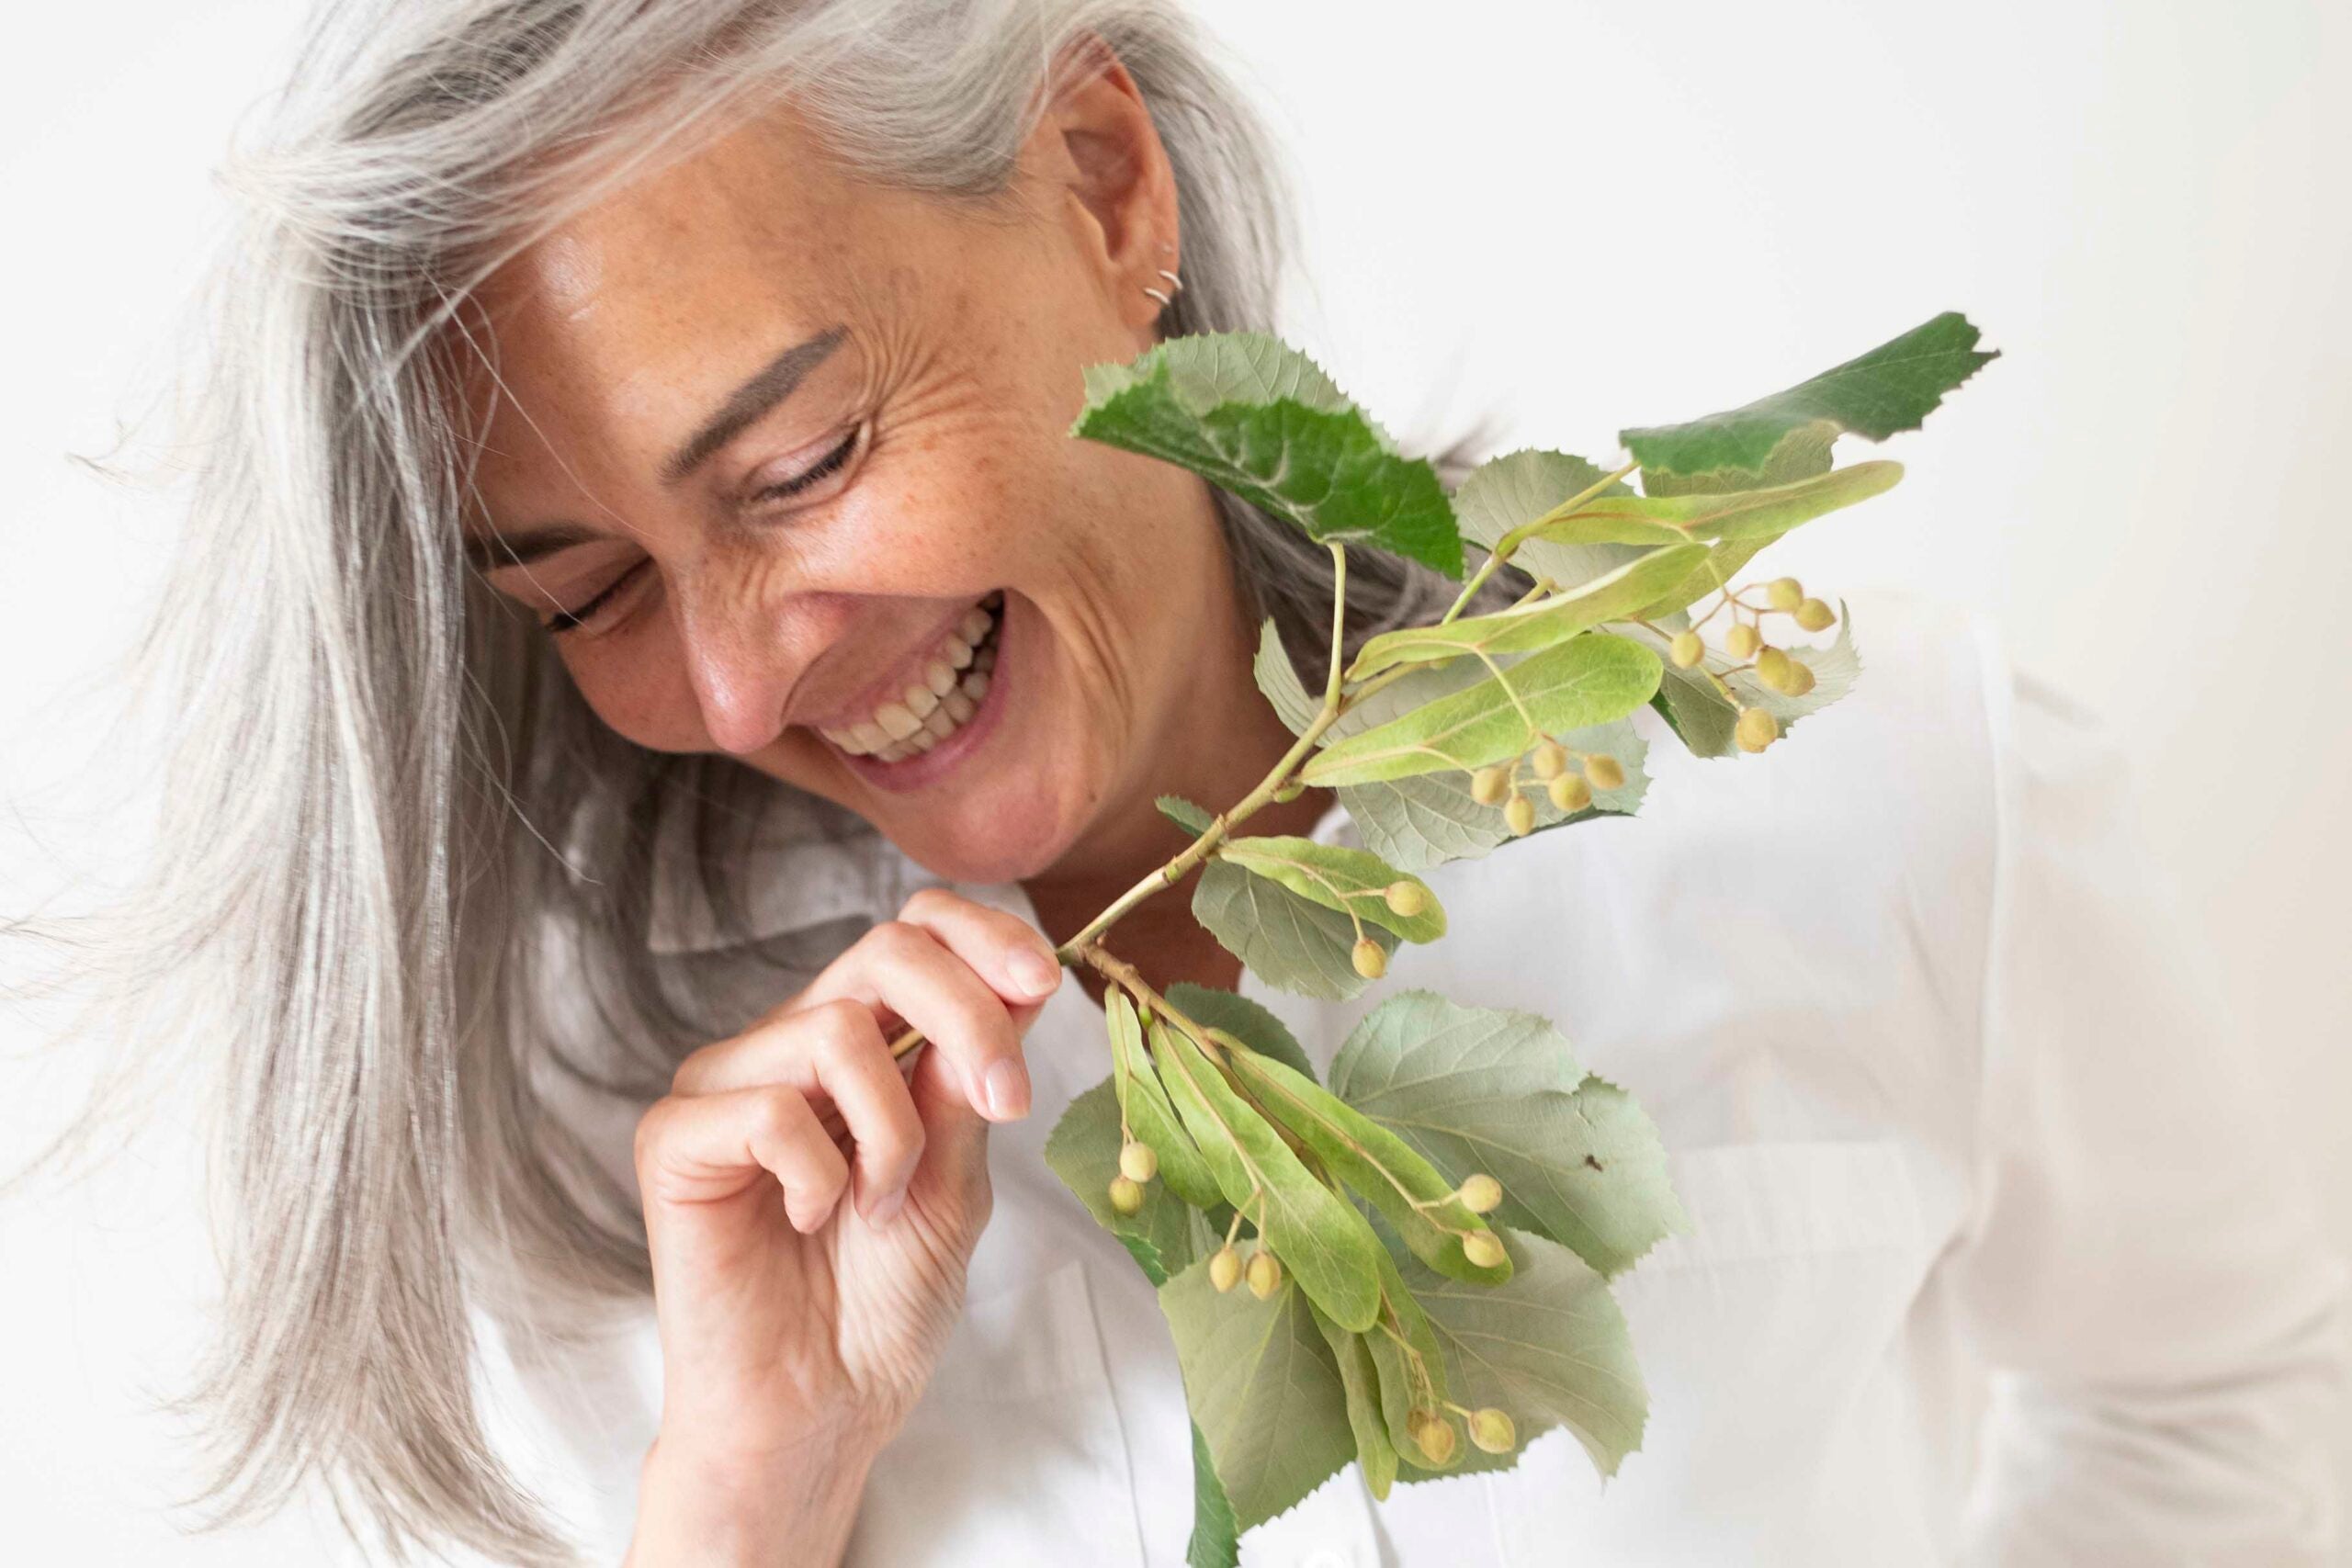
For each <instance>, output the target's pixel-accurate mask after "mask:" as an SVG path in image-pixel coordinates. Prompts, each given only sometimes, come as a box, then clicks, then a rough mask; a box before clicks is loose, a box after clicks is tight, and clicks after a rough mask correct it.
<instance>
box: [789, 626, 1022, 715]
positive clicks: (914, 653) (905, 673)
mask: <svg viewBox="0 0 2352 1568" xmlns="http://www.w3.org/2000/svg"><path fill="white" fill-rule="evenodd" d="M986 597H987V595H986V594H979V595H977V596H975V597H974V598H973V599H972V601H971V603H970V604H960V605H958V606H956V608H955V609H953V610H950V611H948V612H947V614H946V615H944V616H942V617H941V618H940V620H939V622H938V623H937V624H936V625H935V626H933V627H932V628H931V631H930V633H929V635H927V636H925V637H923V638H922V641H920V642H918V643H916V644H915V645H914V646H913V647H912V648H911V649H909V650H908V651H907V652H906V653H905V654H903V655H901V656H900V657H899V658H898V659H897V660H893V661H892V662H891V663H890V665H889V666H888V668H889V671H890V673H889V674H888V675H885V676H883V677H881V678H879V679H878V680H875V681H871V682H867V683H866V685H865V687H864V688H863V689H862V690H860V691H859V693H858V694H857V695H855V696H854V697H852V698H850V699H849V700H848V701H846V702H843V703H841V704H839V705H836V706H834V707H832V708H831V709H828V710H827V711H825V712H823V713H817V714H807V715H803V716H799V717H797V718H795V719H794V720H793V721H792V722H794V723H795V724H797V725H801V726H803V727H804V728H809V729H847V728H851V727H852V726H854V725H856V724H859V723H862V722H864V721H865V720H866V719H870V718H872V717H873V716H874V710H875V709H876V708H878V707H880V706H881V705H883V704H884V703H895V702H898V701H900V700H901V699H903V698H904V697H905V696H906V694H907V688H908V687H909V686H910V685H914V684H916V683H917V682H920V681H922V670H923V666H924V665H925V664H926V663H928V662H929V661H930V659H931V652H932V649H935V648H937V647H938V646H939V645H940V643H941V642H942V641H944V639H945V638H946V636H947V634H948V633H949V632H952V631H954V630H955V629H956V625H957V623H959V622H961V621H962V620H963V618H964V617H965V616H966V615H968V614H970V613H971V612H972V611H973V610H974V609H976V608H978V605H979V603H980V600H981V599H984V598H986ZM1003 613H1004V612H1003V611H1002V610H1001V609H1000V610H999V611H998V612H997V614H999V615H1002V614H1003Z"/></svg>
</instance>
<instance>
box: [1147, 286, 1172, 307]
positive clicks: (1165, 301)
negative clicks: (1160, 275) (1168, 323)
mask: <svg viewBox="0 0 2352 1568" xmlns="http://www.w3.org/2000/svg"><path fill="white" fill-rule="evenodd" d="M1144 292H1145V293H1146V294H1148V295H1150V296H1151V297H1152V298H1153V299H1157V300H1159V308H1160V309H1161V310H1166V309H1167V308H1168V307H1169V306H1170V304H1172V303H1173V301H1172V300H1170V299H1169V298H1168V296H1167V295H1165V294H1162V293H1161V292H1160V291H1159V289H1157V288H1152V287H1150V286H1149V285H1148V284H1147V285H1145V287H1144Z"/></svg>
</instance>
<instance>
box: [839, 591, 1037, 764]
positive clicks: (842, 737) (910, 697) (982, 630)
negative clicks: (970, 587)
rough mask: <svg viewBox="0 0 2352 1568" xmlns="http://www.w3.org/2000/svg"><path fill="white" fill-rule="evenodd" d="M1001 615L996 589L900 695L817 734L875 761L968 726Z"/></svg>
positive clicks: (909, 752) (982, 694)
mask: <svg viewBox="0 0 2352 1568" xmlns="http://www.w3.org/2000/svg"><path fill="white" fill-rule="evenodd" d="M1003 617H1004V593H1003V592H1002V590H999V591H998V592H994V593H991V594H989V596H988V597H987V598H985V599H983V600H981V601H980V602H979V603H978V604H975V605H974V606H972V608H970V609H968V610H967V611H965V612H964V617H963V619H962V620H960V621H958V622H957V623H956V625H955V626H951V627H949V628H948V631H947V634H946V636H944V637H941V638H940V639H939V643H938V645H937V646H936V647H934V648H933V649H932V650H931V651H930V652H929V653H928V654H927V655H926V656H925V657H924V660H923V662H922V671H921V673H920V674H919V676H918V677H917V678H916V679H915V680H913V681H911V682H909V683H908V685H907V686H906V688H905V689H904V690H903V691H901V692H899V694H897V695H896V696H892V697H888V698H886V699H884V700H883V701H881V702H879V703H877V704H876V705H875V708H874V711H873V712H872V713H870V714H868V715H867V716H865V718H862V719H860V720H858V721H857V722H856V723H855V724H852V725H847V726H843V727H839V728H825V729H820V730H819V731H818V733H819V734H820V735H822V736H823V737H824V738H825V739H827V740H829V741H831V742H832V744H833V745H835V746H837V747H839V748H840V749H841V750H843V751H846V752H848V753H849V754H850V755H851V756H853V757H871V758H872V759H873V760H874V761H877V762H899V761H905V760H906V759H908V758H910V757H915V756H920V755H921V754H922V753H923V752H925V751H928V750H931V749H932V748H933V747H934V746H936V745H938V744H939V743H940V742H941V741H943V740H945V739H948V738H949V737H950V736H952V735H954V734H955V733H956V731H957V730H959V729H961V728H963V727H964V726H965V725H967V724H968V723H970V722H971V720H972V717H973V716H974V715H976V714H977V713H978V712H979V710H980V705H981V704H982V703H984V702H986V701H987V700H988V694H989V680H990V673H989V672H990V671H993V670H994V669H995V668H996V644H997V628H998V626H1000V625H1001V624H1002V621H1003Z"/></svg>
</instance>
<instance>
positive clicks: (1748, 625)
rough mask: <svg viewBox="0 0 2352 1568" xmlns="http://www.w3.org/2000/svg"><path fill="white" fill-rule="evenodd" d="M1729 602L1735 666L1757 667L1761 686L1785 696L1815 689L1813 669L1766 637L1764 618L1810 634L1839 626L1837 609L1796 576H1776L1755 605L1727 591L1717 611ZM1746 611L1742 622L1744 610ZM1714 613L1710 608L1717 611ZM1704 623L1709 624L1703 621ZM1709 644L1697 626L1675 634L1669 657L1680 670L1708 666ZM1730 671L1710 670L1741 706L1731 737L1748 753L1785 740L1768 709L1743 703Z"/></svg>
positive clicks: (1728, 643) (1727, 647)
mask: <svg viewBox="0 0 2352 1568" xmlns="http://www.w3.org/2000/svg"><path fill="white" fill-rule="evenodd" d="M1725 606H1729V607H1730V609H1731V613H1732V622H1731V630H1729V631H1728V632H1725V633H1724V652H1725V653H1727V654H1729V655H1730V656H1731V657H1732V658H1734V659H1736V660H1741V661H1742V662H1741V663H1739V664H1737V665H1735V666H1733V670H1735V671H1736V670H1752V671H1755V675H1756V679H1757V682H1758V684H1760V685H1762V686H1764V687H1765V688H1766V689H1767V690H1770V691H1774V692H1778V693H1780V694H1781V695H1782V696H1784V697H1801V696H1804V694H1806V693H1807V692H1810V691H1812V690H1813V670H1812V668H1811V667H1810V666H1809V665H1807V664H1805V663H1804V661H1803V660H1799V659H1797V658H1795V657H1794V656H1792V654H1790V653H1789V652H1788V650H1787V649H1781V648H1776V647H1774V646H1773V645H1772V644H1771V643H1770V642H1768V641H1766V640H1765V637H1764V617H1765V616H1766V615H1787V616H1788V617H1789V618H1790V619H1792V620H1793V621H1795V622H1796V624H1797V626H1799V627H1801V628H1802V629H1804V630H1805V631H1808V632H1822V631H1827V630H1828V629H1829V628H1830V627H1831V626H1836V625H1837V624H1838V613H1837V612H1836V611H1834V610H1832V609H1831V608H1830V607H1829V606H1828V605H1827V604H1825V603H1824V602H1823V601H1821V600H1819V599H1815V598H1811V597H1808V596H1807V595H1806V593H1805V591H1804V583H1802V582H1799V581H1797V580H1796V579H1795V578H1793V577H1776V578H1774V579H1773V580H1772V581H1770V582H1768V583H1766V584H1765V585H1764V603H1763V604H1760V605H1758V604H1749V603H1747V600H1745V599H1743V598H1741V597H1740V596H1739V595H1738V594H1736V593H1735V592H1731V591H1730V590H1729V589H1725V590H1724V596H1723V600H1722V603H1721V604H1718V605H1717V606H1716V609H1722V608H1724V607H1725ZM1743 610H1745V611H1746V612H1747V619H1746V620H1744V621H1743V620H1741V619H1740V618H1739V617H1740V612H1741V611H1743ZM1713 613H1714V612H1713V611H1710V612H1708V614H1709V615H1713ZM1701 624H1702V625H1703V624H1704V623H1703V621H1702V623H1701ZM1706 656H1707V645H1706V643H1705V642H1704V641H1703V640H1702V638H1701V637H1700V636H1699V633H1698V630H1697V628H1696V627H1693V628H1692V629H1691V630H1688V631H1682V632H1678V633H1676V634H1675V637H1674V640H1673V641H1672V642H1671V643H1670V644H1669V645H1668V649H1667V658H1668V660H1670V661H1671V662H1672V663H1673V665H1674V667H1675V668H1676V669H1678V670H1690V669H1692V668H1703V666H1702V660H1704V659H1705V658H1706ZM1730 672H1731V671H1707V673H1708V674H1709V675H1710V676H1711V677H1712V678H1713V680H1714V682H1715V685H1716V687H1717V689H1718V690H1720V691H1721V692H1723V694H1724V695H1725V696H1727V697H1729V698H1730V699H1731V700H1732V702H1733V704H1734V705H1736V706H1737V707H1738V709H1739V720H1738V723H1737V724H1736V726H1735V727H1734V728H1733V730H1732V739H1733V740H1734V741H1735V742H1736V743H1737V745H1738V747H1739V749H1740V750H1743V751H1761V750H1764V748H1766V747H1767V746H1770V744H1772V742H1773V741H1775V740H1778V739H1780V738H1781V721H1780V720H1779V719H1777V718H1774V717H1773V716H1771V714H1770V713H1769V712H1767V711H1766V710H1765V709H1763V708H1760V707H1757V706H1755V705H1752V704H1747V703H1742V702H1740V700H1739V694H1737V693H1736V692H1735V691H1733V690H1732V688H1731V687H1730V686H1729V685H1728V684H1726V683H1725V682H1724V680H1723V676H1724V674H1727V673H1730Z"/></svg>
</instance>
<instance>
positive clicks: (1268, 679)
mask: <svg viewBox="0 0 2352 1568" xmlns="http://www.w3.org/2000/svg"><path fill="white" fill-rule="evenodd" d="M1250 671H1251V673H1253V674H1255V675H1256V676H1257V678H1258V690H1260V691H1261V692H1263V693H1264V694H1265V695H1266V700H1267V701H1268V702H1270V703H1272V704H1273V705H1274V712H1275V714H1276V715H1278V716H1280V717H1281V719H1282V721H1283V727H1284V728H1287V729H1288V730H1289V731H1290V732H1291V733H1292V734H1293V735H1304V734H1306V727H1307V726H1308V725H1310V724H1313V723H1314V722H1315V716H1316V715H1317V713H1319V712H1321V711H1322V708H1323V705H1322V704H1321V703H1319V702H1317V701H1316V700H1315V699H1314V698H1313V697H1310V696H1308V695H1307V694H1306V687H1305V686H1304V685H1302V684H1301V683H1300V682H1299V679H1298V667H1297V666H1296V665H1295V664H1293V663H1292V662H1291V661H1290V650H1289V649H1286V648H1284V647H1283V639H1282V636H1281V634H1280V633H1278V632H1276V631H1275V630H1274V618H1273V617H1272V615H1269V616H1267V617H1266V624H1265V625H1264V626H1261V627H1259V628H1258V657H1257V660H1256V662H1254V663H1253V664H1252V665H1251V666H1250Z"/></svg>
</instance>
